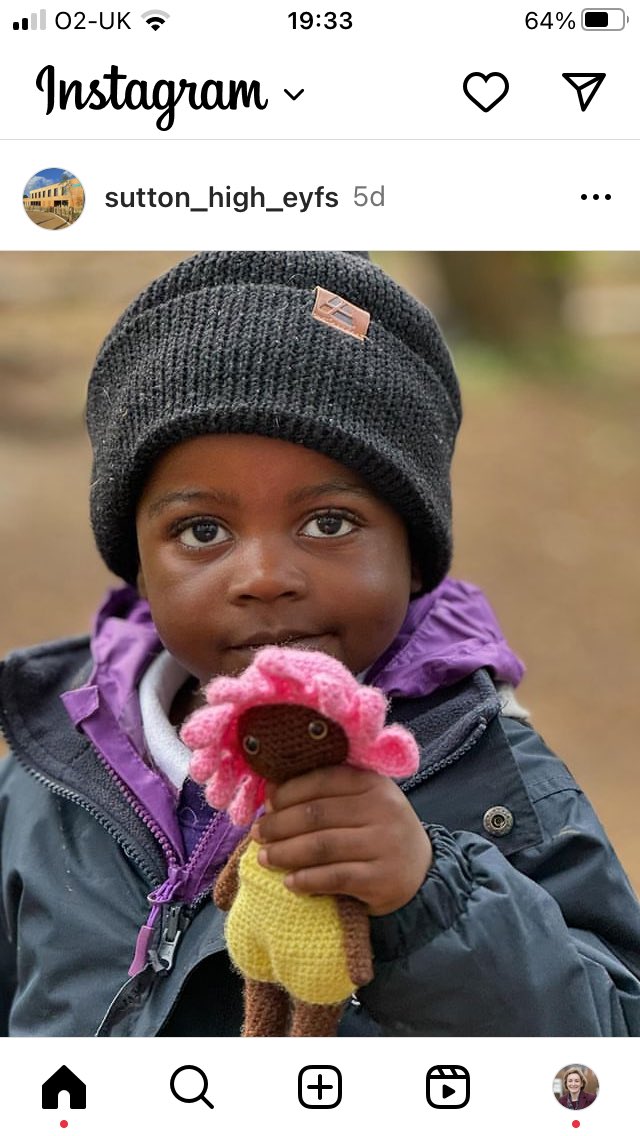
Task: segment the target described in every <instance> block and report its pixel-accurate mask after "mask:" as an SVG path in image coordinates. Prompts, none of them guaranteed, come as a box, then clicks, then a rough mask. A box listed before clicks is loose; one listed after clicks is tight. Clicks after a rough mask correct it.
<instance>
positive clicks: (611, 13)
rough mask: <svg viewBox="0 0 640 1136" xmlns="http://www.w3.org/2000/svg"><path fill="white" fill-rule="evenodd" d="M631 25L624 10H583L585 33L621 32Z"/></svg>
mask: <svg viewBox="0 0 640 1136" xmlns="http://www.w3.org/2000/svg"><path fill="white" fill-rule="evenodd" d="M628 23H629V17H628V16H627V14H626V12H625V10H624V8H583V10H582V27H583V28H584V29H585V31H588V32H591V31H601V32H602V31H604V32H621V31H622V30H623V28H625V27H626V26H627V24H628Z"/></svg>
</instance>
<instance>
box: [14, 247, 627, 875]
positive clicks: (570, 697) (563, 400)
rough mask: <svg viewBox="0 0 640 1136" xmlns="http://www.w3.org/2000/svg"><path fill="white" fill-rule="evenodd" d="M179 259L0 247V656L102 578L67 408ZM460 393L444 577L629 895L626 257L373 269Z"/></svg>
mask: <svg viewBox="0 0 640 1136" xmlns="http://www.w3.org/2000/svg"><path fill="white" fill-rule="evenodd" d="M185 255H188V254H187V253H184V254H178V253H71V254H67V253H56V254H54V255H52V254H50V253H0V588H1V593H2V596H3V604H2V616H1V617H0V652H1V653H2V654H5V653H6V652H8V651H9V650H11V649H13V648H15V647H18V646H22V645H26V644H29V643H33V642H37V641H41V640H47V639H53V638H56V637H57V636H62V635H69V634H75V633H83V632H85V631H86V630H87V629H88V627H89V625H90V622H91V618H92V614H93V611H94V609H95V607H96V605H97V603H98V601H99V599H100V597H101V595H102V593H103V591H104V589H105V588H106V587H108V586H110V585H112V584H114V583H115V582H116V581H115V580H114V579H113V577H110V575H109V574H108V572H107V571H106V569H105V568H104V567H103V566H102V564H101V561H100V560H99V558H98V556H97V553H96V552H95V549H94V546H93V542H92V536H91V532H90V529H89V524H88V511H87V487H88V482H89V472H90V453H89V447H88V445H87V442H86V441H85V437H84V426H83V420H82V418H83V404H84V393H85V386H86V381H87V377H88V374H89V371H90V368H91V365H92V361H93V358H94V355H95V351H96V348H97V347H98V345H99V343H100V341H101V339H102V337H103V336H104V335H105V334H106V332H107V331H108V329H109V327H110V326H111V324H112V322H113V320H114V319H115V318H116V316H117V315H118V314H119V312H120V311H121V310H122V308H123V306H124V305H125V304H126V303H127V302H128V301H129V300H130V299H131V298H132V297H133V296H134V295H135V294H136V292H137V291H138V290H139V289H140V288H141V287H142V286H143V285H144V284H145V283H147V282H148V281H149V280H151V279H152V278H153V277H154V276H156V275H158V274H159V273H160V272H162V271H164V270H165V269H166V268H168V267H169V266H170V265H172V264H174V263H175V262H176V261H178V260H180V259H182V257H183V256H185ZM373 257H374V259H375V260H377V261H378V262H379V263H380V264H382V266H383V267H384V268H386V269H387V270H388V271H389V272H390V273H391V274H392V275H393V276H395V277H396V278H397V279H398V280H399V281H400V282H401V283H403V284H404V285H406V286H407V287H409V288H410V289H411V290H412V291H413V292H414V293H415V294H416V295H418V296H419V297H420V298H421V299H423V300H424V301H425V302H426V303H428V304H429V306H430V307H431V308H432V309H433V310H434V312H435V313H436V315H437V317H438V319H439V321H440V323H441V324H442V325H443V327H444V329H445V332H446V334H447V336H448V338H449V341H450V343H451V345H452V349H453V351H454V356H455V358H456V362H457V366H458V372H459V375H460V378H461V382H462V388H463V400H464V407H465V417H464V423H463V427H462V431H461V436H460V441H459V446H458V451H457V455H456V459H455V464H454V522H455V560H454V568H453V573H454V574H455V575H458V576H460V577H462V578H465V579H469V580H471V581H473V582H475V583H477V584H479V585H480V586H481V587H482V588H484V590H485V592H486V594H487V595H488V597H489V599H490V601H491V602H492V604H493V606H494V608H495V610H496V612H497V613H498V616H499V618H500V621H501V623H502V626H503V628H504V630H505V632H506V634H507V637H508V639H509V641H510V642H511V644H512V646H513V648H514V649H515V650H516V651H517V653H518V654H519V655H520V656H521V657H522V658H523V659H524V661H525V663H526V665H527V675H526V677H525V680H524V682H523V684H522V686H521V688H520V699H521V701H522V702H523V703H524V704H525V705H526V706H527V707H528V708H529V709H530V711H531V713H532V717H533V721H534V724H535V725H536V727H537V728H538V729H539V731H540V732H541V733H542V734H543V736H544V737H545V739H546V741H547V742H548V744H549V745H550V746H551V747H552V748H553V749H554V750H555V752H556V753H558V754H559V755H560V756H561V757H562V758H563V760H565V761H566V762H567V764H568V765H569V766H570V768H571V769H572V771H573V772H574V773H575V775H576V776H577V778H578V780H579V781H580V782H581V784H582V785H583V787H584V789H585V791H586V792H587V793H588V795H589V796H590V797H591V799H592V801H593V803H594V804H595V807H596V809H597V811H598V812H599V814H600V816H601V818H602V820H603V822H604V824H605V827H606V828H607V830H608V832H609V835H610V837H611V839H612V842H613V843H614V845H615V847H616V848H617V850H618V853H619V855H620V857H621V859H622V861H623V863H624V865H625V867H626V869H627V871H628V873H629V875H630V877H631V879H632V881H633V883H634V885H635V887H636V890H640V826H638V823H637V814H636V809H637V808H638V802H639V797H640V793H639V789H640V771H638V769H637V768H636V762H637V750H638V737H639V736H640V720H639V719H640V714H639V709H638V707H639V705H640V699H639V696H638V695H639V689H640V683H639V679H640V667H639V665H638V654H639V648H640V605H639V604H638V599H637V593H638V582H639V581H640V509H639V504H640V446H639V444H638V439H639V430H638V426H639V422H640V414H639V411H640V254H634V253H616V254H602V253H593V254H578V253H566V254H557V253H549V254H531V253H499V254H491V253H486V254H481V253H471V254H462V253H455V254H451V253H447V254H437V255H435V254H428V253H394V254H392V253H379V254H375V253H374V254H373Z"/></svg>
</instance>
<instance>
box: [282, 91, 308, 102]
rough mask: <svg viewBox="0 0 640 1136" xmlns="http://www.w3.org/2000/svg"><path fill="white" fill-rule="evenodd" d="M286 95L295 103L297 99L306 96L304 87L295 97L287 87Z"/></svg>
mask: <svg viewBox="0 0 640 1136" xmlns="http://www.w3.org/2000/svg"><path fill="white" fill-rule="evenodd" d="M284 93H285V95H288V96H289V98H290V99H293V101H294V103H295V101H296V99H299V98H300V95H303V94H304V87H301V88H300V90H299V91H297V92H296V94H295V95H294V94H293V93H292V92H291V91H288V90H287V88H286V87H285V89H284Z"/></svg>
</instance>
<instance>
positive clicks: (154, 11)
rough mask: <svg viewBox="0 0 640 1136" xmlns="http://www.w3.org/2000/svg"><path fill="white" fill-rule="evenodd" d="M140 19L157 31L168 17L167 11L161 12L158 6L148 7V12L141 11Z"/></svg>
mask: <svg viewBox="0 0 640 1136" xmlns="http://www.w3.org/2000/svg"><path fill="white" fill-rule="evenodd" d="M142 19H143V20H144V22H145V23H146V24H148V25H149V27H150V28H153V30H154V32H157V30H158V28H161V27H162V25H163V24H166V22H167V20H168V19H169V13H168V12H162V11H161V10H160V8H150V10H149V11H148V12H143V13H142Z"/></svg>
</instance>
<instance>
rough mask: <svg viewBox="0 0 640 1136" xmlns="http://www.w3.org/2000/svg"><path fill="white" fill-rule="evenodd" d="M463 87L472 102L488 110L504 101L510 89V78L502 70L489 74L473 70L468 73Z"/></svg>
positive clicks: (481, 108)
mask: <svg viewBox="0 0 640 1136" xmlns="http://www.w3.org/2000/svg"><path fill="white" fill-rule="evenodd" d="M462 89H463V91H464V93H465V95H466V96H467V98H468V99H471V102H472V103H475V104H476V106H477V107H480V110H483V111H485V112H486V111H489V110H493V108H494V106H497V105H498V103H501V102H502V100H503V98H504V97H505V95H506V94H507V92H508V90H509V80H508V79H507V76H506V75H503V74H502V72H501V71H491V72H490V74H489V75H483V74H482V72H481V71H472V72H471V74H470V75H467V77H466V79H465V81H464V83H463V84H462Z"/></svg>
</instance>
